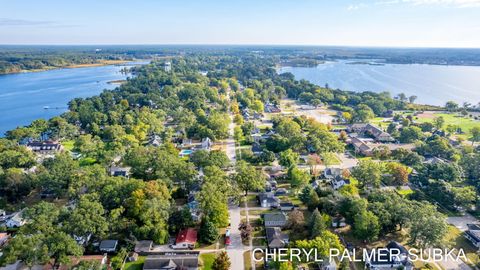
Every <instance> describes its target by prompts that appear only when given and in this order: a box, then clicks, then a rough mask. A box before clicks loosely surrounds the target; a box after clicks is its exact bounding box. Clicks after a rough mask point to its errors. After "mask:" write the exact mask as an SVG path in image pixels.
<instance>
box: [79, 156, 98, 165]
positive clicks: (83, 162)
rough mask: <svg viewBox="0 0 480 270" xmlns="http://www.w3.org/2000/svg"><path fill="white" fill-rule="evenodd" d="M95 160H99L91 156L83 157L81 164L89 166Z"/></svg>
mask: <svg viewBox="0 0 480 270" xmlns="http://www.w3.org/2000/svg"><path fill="white" fill-rule="evenodd" d="M95 162H97V160H96V159H94V158H91V157H86V158H82V159H80V166H89V165H92V164H94V163H95Z"/></svg>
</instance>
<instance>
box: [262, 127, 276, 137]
mask: <svg viewBox="0 0 480 270" xmlns="http://www.w3.org/2000/svg"><path fill="white" fill-rule="evenodd" d="M273 135H275V130H273V129H270V130H268V131H267V132H265V133H264V134H263V135H262V139H268V138H270V137H272V136H273Z"/></svg>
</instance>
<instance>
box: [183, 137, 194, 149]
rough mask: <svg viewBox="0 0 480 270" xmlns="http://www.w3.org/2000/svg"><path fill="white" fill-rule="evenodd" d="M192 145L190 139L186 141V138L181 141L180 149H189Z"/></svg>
mask: <svg viewBox="0 0 480 270" xmlns="http://www.w3.org/2000/svg"><path fill="white" fill-rule="evenodd" d="M192 144H193V142H192V139H187V138H184V139H182V144H181V146H182V147H191V146H192Z"/></svg>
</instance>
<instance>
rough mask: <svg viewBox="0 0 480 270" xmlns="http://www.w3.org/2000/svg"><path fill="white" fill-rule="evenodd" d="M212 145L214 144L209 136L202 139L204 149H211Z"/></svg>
mask: <svg viewBox="0 0 480 270" xmlns="http://www.w3.org/2000/svg"><path fill="white" fill-rule="evenodd" d="M212 145H213V142H212V140H211V139H210V138H209V137H206V138H203V139H202V149H203V150H210V148H211V147H212Z"/></svg>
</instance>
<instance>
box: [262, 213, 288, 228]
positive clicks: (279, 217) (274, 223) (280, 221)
mask: <svg viewBox="0 0 480 270" xmlns="http://www.w3.org/2000/svg"><path fill="white" fill-rule="evenodd" d="M263 221H264V224H265V227H284V226H285V225H286V224H287V216H286V215H285V214H284V213H283V212H275V213H266V214H263Z"/></svg>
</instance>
